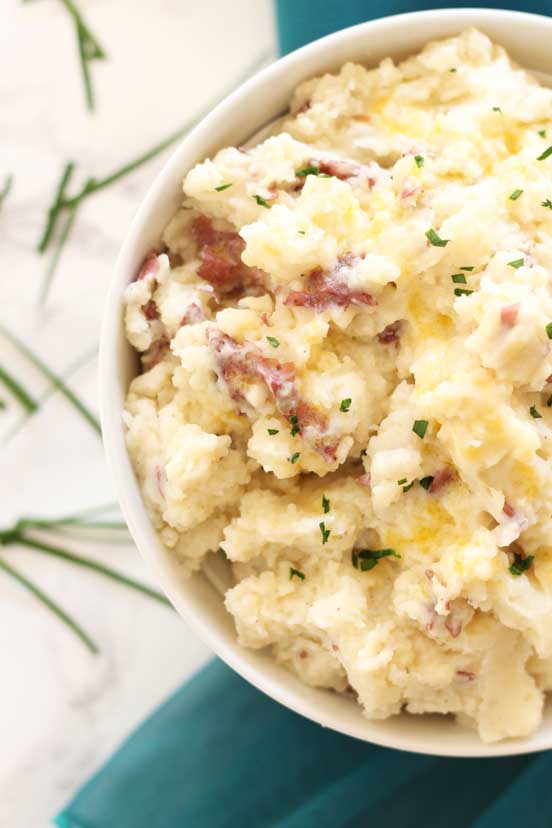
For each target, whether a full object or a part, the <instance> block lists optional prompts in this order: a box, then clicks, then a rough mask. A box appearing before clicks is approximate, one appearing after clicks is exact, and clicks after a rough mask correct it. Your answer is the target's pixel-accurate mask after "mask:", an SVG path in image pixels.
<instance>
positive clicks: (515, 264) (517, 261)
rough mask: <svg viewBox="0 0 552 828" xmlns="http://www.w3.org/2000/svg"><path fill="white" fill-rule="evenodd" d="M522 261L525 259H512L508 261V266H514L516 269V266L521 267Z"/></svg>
mask: <svg viewBox="0 0 552 828" xmlns="http://www.w3.org/2000/svg"><path fill="white" fill-rule="evenodd" d="M524 261H525V259H514V261H513V262H508V267H515V269H516V270H517V269H518V267H522V265H523V263H524Z"/></svg>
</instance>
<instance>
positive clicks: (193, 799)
mask: <svg viewBox="0 0 552 828" xmlns="http://www.w3.org/2000/svg"><path fill="white" fill-rule="evenodd" d="M551 775H552V755H551V754H542V755H536V756H521V757H514V758H508V759H437V758H435V757H431V756H417V755H415V754H410V753H402V752H400V751H394V750H387V749H384V748H378V747H375V746H373V745H368V744H366V743H364V742H359V741H357V740H356V739H350V738H348V737H347V736H340V735H339V734H337V733H334V732H333V731H331V730H325V729H324V728H322V727H320V726H319V725H316V724H314V723H313V722H310V721H308V720H307V719H304V718H302V717H301V716H298V715H296V714H295V713H291V712H290V711H289V710H287V709H286V708H284V707H282V706H281V705H279V704H277V703H276V702H274V701H272V700H271V699H269V698H268V697H267V696H265V695H263V694H262V693H260V692H259V691H258V690H255V688H254V687H252V686H251V685H250V684H248V683H247V682H245V681H244V680H243V679H242V678H240V677H239V676H238V675H236V673H234V672H233V671H232V670H230V669H229V668H228V667H226V666H225V665H224V664H222V662H220V661H212V662H211V663H210V664H208V665H207V667H205V668H204V669H203V670H202V671H201V672H200V673H199V674H198V675H196V676H195V677H194V678H193V679H192V680H191V681H190V682H189V683H188V684H185V685H184V686H183V687H181V688H180V689H179V690H178V691H177V692H176V693H175V694H174V695H173V696H172V697H171V698H170V699H169V700H168V701H167V702H166V703H165V704H164V705H163V706H162V707H160V708H159V709H158V710H157V711H156V712H155V713H154V714H153V715H152V716H151V717H150V718H149V719H148V720H147V721H146V722H145V723H144V724H143V725H142V726H141V727H140V728H139V729H138V730H137V731H136V732H135V733H134V734H133V735H132V736H131V737H130V738H129V739H128V740H127V741H126V742H125V743H124V744H123V746H122V747H121V748H120V749H119V750H118V751H117V753H116V754H115V755H114V756H113V758H112V759H111V760H110V761H109V762H108V764H107V765H106V766H105V767H104V768H103V769H102V770H100V772H99V773H98V774H96V776H94V777H93V778H92V779H91V780H90V781H89V782H88V783H87V784H86V785H85V786H84V788H82V790H81V791H80V792H79V793H78V794H77V796H76V797H75V799H74V800H73V801H72V802H71V803H70V805H69V806H68V807H67V809H66V810H65V811H64V812H63V813H62V814H60V815H59V816H58V817H57V820H56V824H57V826H58V828H365V827H366V828H368V826H370V828H443V826H446V828H510V826H512V828H513V826H516V828H517V827H518V826H522V828H550V826H551V825H552V786H551V785H550V784H549V778H550V776H551Z"/></svg>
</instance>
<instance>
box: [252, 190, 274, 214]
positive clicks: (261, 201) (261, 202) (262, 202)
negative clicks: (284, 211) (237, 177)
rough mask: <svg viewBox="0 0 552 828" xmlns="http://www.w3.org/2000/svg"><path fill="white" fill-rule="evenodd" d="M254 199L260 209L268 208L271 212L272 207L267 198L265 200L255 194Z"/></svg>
mask: <svg viewBox="0 0 552 828" xmlns="http://www.w3.org/2000/svg"><path fill="white" fill-rule="evenodd" d="M253 198H254V199H255V201H256V202H257V204H258V205H259V207H266V209H267V210H270V208H271V206H272V205H271V204H269V203H268V201H267V200H266V199H265V198H263V197H262V196H260V195H257V194H255V195H254V196H253Z"/></svg>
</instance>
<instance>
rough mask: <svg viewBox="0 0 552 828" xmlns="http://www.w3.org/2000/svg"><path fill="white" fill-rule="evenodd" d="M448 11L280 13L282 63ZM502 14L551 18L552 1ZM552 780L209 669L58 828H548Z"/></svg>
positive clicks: (333, 6)
mask: <svg viewBox="0 0 552 828" xmlns="http://www.w3.org/2000/svg"><path fill="white" fill-rule="evenodd" d="M442 5H443V3H442V2H439V0H437V2H434V3H432V2H419V3H418V2H411V0H410V1H409V0H277V2H276V20H277V29H278V35H279V43H280V51H281V53H282V54H285V53H286V52H288V51H290V50H292V49H295V48H297V47H299V46H302V45H303V44H304V43H306V42H308V41H310V40H314V39H315V38H317V37H321V36H322V35H325V34H328V33H329V32H331V31H334V30H336V29H339V28H343V27H345V26H350V25H353V24H354V23H358V22H360V21H362V20H368V19H370V18H374V17H380V16H383V15H387V14H397V13H399V12H404V11H414V10H416V9H421V8H435V7H439V6H442ZM448 5H449V6H465V5H469V6H472V7H473V6H486V7H489V6H494V5H497V4H495V3H492V2H490V0H484V2H482V3H478V2H474V0H470V2H464V1H463V0H460V2H453V3H449V4H448ZM498 5H500V6H501V7H503V8H523V10H524V11H536V12H541V13H544V14H548V13H551V12H552V0H540V2H538V0H536V1H535V2H530V3H524V4H523V5H522V4H521V2H520V3H509V2H507V1H506V0H504V2H501V3H500V4H498ZM550 778H552V753H545V754H540V755H533V756H521V757H512V758H507V759H437V758H434V757H427V756H417V755H413V754H408V753H401V752H399V751H392V750H386V749H383V748H378V747H374V746H372V745H368V744H366V743H364V742H359V741H356V740H354V739H350V738H348V737H346V736H340V735H339V734H337V733H334V732H333V731H329V730H324V729H323V728H321V727H319V726H318V725H316V724H313V723H312V722H310V721H308V720H306V719H303V718H301V717H300V716H297V715H296V714H294V713H291V712H290V711H289V710H286V709H285V708H284V707H281V706H280V705H278V704H277V703H276V702H273V701H271V700H270V699H269V698H267V697H266V696H264V695H263V694H262V693H260V692H259V691H257V690H255V689H254V688H253V687H252V686H250V685H249V684H247V683H246V682H245V681H243V679H241V678H240V677H239V676H237V675H236V674H235V673H233V672H232V671H231V670H229V669H228V668H227V667H226V666H224V665H223V664H222V663H221V662H220V661H213V662H211V663H210V664H209V665H208V666H207V667H206V668H205V669H204V670H202V671H201V672H200V673H199V674H198V675H196V676H195V677H194V678H193V679H192V680H191V681H190V682H189V683H187V684H185V685H184V686H183V687H181V688H180V689H179V690H178V691H177V692H176V693H175V694H174V695H173V696H172V697H171V698H170V699H169V700H168V701H167V702H166V703H165V704H164V705H163V706H162V707H160V708H159V709H158V710H157V711H156V712H155V713H154V714H153V715H152V716H151V717H150V718H149V719H148V720H147V721H146V722H145V723H144V724H143V725H142V726H141V727H140V728H138V730H137V731H136V732H135V733H134V734H133V735H132V736H131V737H130V738H129V739H128V740H127V741H126V742H125V743H124V744H123V745H122V746H121V748H120V749H119V750H118V751H117V753H116V754H115V755H114V756H113V757H112V759H111V760H110V761H109V762H108V763H107V764H106V765H105V767H103V768H102V769H101V770H100V771H99V773H97V774H96V775H95V776H94V777H93V778H92V779H91V780H90V781H89V782H87V783H86V784H85V785H84V787H83V788H82V789H81V790H80V791H79V792H78V793H77V795H76V796H75V798H74V799H73V801H72V802H70V803H69V805H68V806H67V808H66V809H65V810H64V811H63V812H62V813H61V814H59V816H58V817H57V818H56V820H55V823H56V825H57V826H58V828H368V826H369V827H370V828H443V826H446V828H514V826H515V828H518V827H519V826H522V828H552V785H550V784H549V779H550Z"/></svg>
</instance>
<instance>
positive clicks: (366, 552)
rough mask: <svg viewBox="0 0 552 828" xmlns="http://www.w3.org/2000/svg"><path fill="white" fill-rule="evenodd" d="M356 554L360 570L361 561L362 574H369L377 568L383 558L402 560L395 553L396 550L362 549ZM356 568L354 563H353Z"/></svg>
mask: <svg viewBox="0 0 552 828" xmlns="http://www.w3.org/2000/svg"><path fill="white" fill-rule="evenodd" d="M353 554H356V558H357V566H356V568H357V569H358V562H359V561H360V570H361V572H369V571H370V570H371V569H373V568H374V567H375V566H377V565H378V563H379V561H380V560H381V558H390V557H392V558H400V557H401V556H400V555H399V554H398V553H397V552H395V550H394V549H361V550H360V551H359V552H356V553H353ZM353 566H354V562H353Z"/></svg>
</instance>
